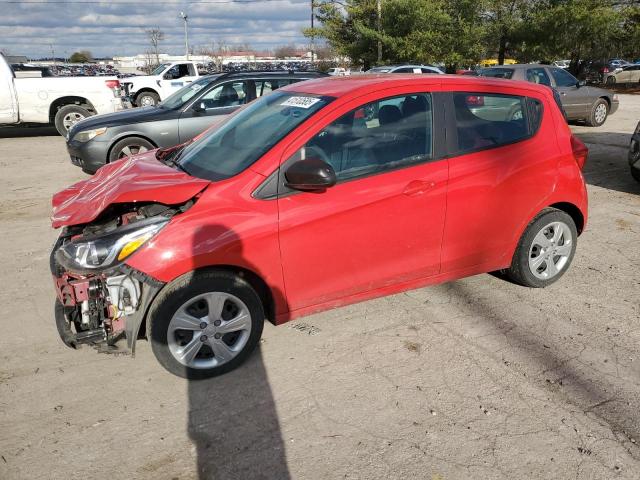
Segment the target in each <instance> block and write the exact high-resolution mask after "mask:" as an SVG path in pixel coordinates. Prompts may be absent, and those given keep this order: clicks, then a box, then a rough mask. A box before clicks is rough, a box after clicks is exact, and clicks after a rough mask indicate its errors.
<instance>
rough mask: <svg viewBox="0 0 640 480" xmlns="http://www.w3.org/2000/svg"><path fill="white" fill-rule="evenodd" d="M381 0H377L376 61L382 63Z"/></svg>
mask: <svg viewBox="0 0 640 480" xmlns="http://www.w3.org/2000/svg"><path fill="white" fill-rule="evenodd" d="M381 35H382V0H378V63H379V64H380V63H382V39H381V38H380V36H381Z"/></svg>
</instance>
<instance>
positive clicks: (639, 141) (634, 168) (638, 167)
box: [629, 122, 640, 182]
mask: <svg viewBox="0 0 640 480" xmlns="http://www.w3.org/2000/svg"><path fill="white" fill-rule="evenodd" d="M629 167H630V168H631V176H632V177H633V178H635V179H636V180H637V181H638V182H640V122H638V125H636V129H635V131H634V132H633V135H632V136H631V143H630V144H629Z"/></svg>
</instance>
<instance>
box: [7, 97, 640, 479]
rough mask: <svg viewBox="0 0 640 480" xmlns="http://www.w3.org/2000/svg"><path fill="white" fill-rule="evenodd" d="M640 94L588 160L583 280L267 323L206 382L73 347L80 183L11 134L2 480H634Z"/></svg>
mask: <svg viewBox="0 0 640 480" xmlns="http://www.w3.org/2000/svg"><path fill="white" fill-rule="evenodd" d="M639 115H640V96H632V95H621V108H620V110H619V111H618V112H617V113H616V114H615V115H614V116H612V117H611V118H610V119H609V120H608V121H607V123H606V124H605V125H604V127H602V128H599V129H592V128H587V127H573V128H574V129H575V131H576V132H578V133H579V135H580V136H581V137H582V138H583V139H584V140H585V141H586V142H587V143H588V144H589V147H590V148H591V155H590V159H589V162H588V165H587V167H586V169H585V176H586V178H587V180H588V183H589V193H590V221H589V225H588V227H587V231H586V232H585V233H584V234H583V235H582V236H581V237H580V240H579V245H578V251H577V254H576V257H575V260H574V263H573V266H572V268H571V269H570V271H569V272H568V273H567V275H565V277H564V278H563V279H562V280H561V281H560V282H559V283H557V284H555V285H554V286H552V287H550V288H548V289H545V290H528V289H526V288H522V287H518V286H515V285H512V284H510V283H507V282H504V281H501V280H499V279H498V278H495V277H493V276H490V275H479V276H476V277H473V278H468V279H465V280H461V281H457V282H452V283H447V284H444V285H440V286H436V287H430V288H424V289H420V290H414V291H411V292H408V293H405V294H399V295H394V296H390V297H386V298H381V299H377V300H373V301H369V302H365V303H361V304H357V305H352V306H349V307H345V308H340V309H337V310H333V311H329V312H325V313H322V314H318V315H314V316H311V317H307V318H303V319H301V320H299V321H295V322H293V323H290V324H286V325H283V326H281V327H274V326H272V325H270V324H267V326H266V327H265V332H264V337H263V338H264V340H263V343H262V345H261V347H260V350H259V352H257V353H256V354H254V355H253V357H252V358H251V360H250V361H249V362H248V363H247V364H246V365H244V366H243V367H242V368H240V369H239V370H236V371H235V372H233V373H231V374H228V375H226V376H224V377H221V378H218V379H213V380H210V381H204V382H188V381H186V380H182V379H179V378H176V377H173V376H171V375H169V374H168V373H166V372H165V371H164V370H162V369H161V367H160V366H159V365H158V364H157V363H156V360H155V358H154V357H153V354H152V352H151V349H150V348H149V345H148V344H147V343H146V342H140V343H139V346H138V352H137V356H136V358H131V357H123V356H119V357H114V356H107V355H100V354H97V353H96V352H95V351H94V350H92V349H90V348H86V347H85V348H83V349H81V350H79V351H72V350H69V349H67V348H66V347H64V346H63V345H62V343H61V342H60V341H59V339H58V336H57V333H56V330H55V326H54V323H53V311H52V307H53V299H54V292H53V287H52V285H51V277H50V274H49V271H48V263H47V262H48V254H49V249H50V246H51V244H52V243H53V241H54V238H55V237H56V232H55V231H53V230H52V229H51V228H50V225H49V221H48V215H49V208H50V207H49V201H50V197H51V195H52V194H53V193H54V192H56V191H57V190H59V189H61V188H63V187H65V186H67V185H68V184H70V183H71V182H74V181H77V180H79V179H82V178H84V174H82V173H81V172H80V171H79V170H78V169H77V168H75V167H73V166H72V165H71V164H70V163H69V160H68V158H67V156H66V151H65V148H64V141H63V139H62V138H61V137H59V136H57V135H56V134H55V132H54V131H52V130H51V129H37V130H35V131H31V130H29V131H26V132H25V131H22V130H15V129H5V130H0V168H1V172H2V174H1V175H0V232H1V235H0V246H1V248H0V264H2V265H4V266H5V268H3V270H2V273H1V274H0V287H1V288H0V301H1V304H2V305H4V306H5V307H4V312H5V313H4V315H3V316H2V318H1V319H0V355H1V358H2V362H1V363H0V456H1V458H0V478H1V479H6V480H9V479H47V480H49V479H51V480H53V479H64V480H67V479H154V480H155V479H196V478H198V479H210V478H216V479H230V478H237V479H254V478H264V479H287V478H296V479H327V478H359V479H377V478H385V479H386V478H402V479H414V478H415V479H432V480H433V479H440V480H443V479H472V478H482V479H498V478H500V479H550V478H551V479H567V478H575V479H617V478H620V479H622V478H624V479H638V478H640V449H639V444H640V355H639V353H638V352H639V346H640V307H639V299H640V275H639V274H638V271H639V269H638V267H639V266H640V248H639V244H638V239H639V238H640V237H639V236H638V235H639V234H640V184H637V183H635V182H634V181H633V180H632V179H631V177H630V175H629V171H628V166H627V163H626V155H627V151H626V148H627V147H628V143H629V138H630V134H631V132H632V131H633V128H634V126H635V124H636V122H637V121H638V120H639V119H640V117H639Z"/></svg>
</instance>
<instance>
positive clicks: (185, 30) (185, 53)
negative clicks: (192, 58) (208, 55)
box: [180, 12, 189, 60]
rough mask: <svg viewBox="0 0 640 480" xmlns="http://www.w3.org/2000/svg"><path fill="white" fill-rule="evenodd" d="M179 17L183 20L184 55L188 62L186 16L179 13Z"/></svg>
mask: <svg viewBox="0 0 640 480" xmlns="http://www.w3.org/2000/svg"><path fill="white" fill-rule="evenodd" d="M180 16H181V17H182V19H183V20H184V55H185V57H186V59H187V60H189V33H188V32H187V18H188V17H187V14H186V13H184V12H180Z"/></svg>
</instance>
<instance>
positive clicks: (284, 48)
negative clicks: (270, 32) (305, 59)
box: [274, 44, 298, 58]
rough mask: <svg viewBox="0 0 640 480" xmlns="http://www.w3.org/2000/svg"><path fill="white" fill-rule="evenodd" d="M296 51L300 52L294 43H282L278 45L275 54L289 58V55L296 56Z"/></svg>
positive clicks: (277, 56)
mask: <svg viewBox="0 0 640 480" xmlns="http://www.w3.org/2000/svg"><path fill="white" fill-rule="evenodd" d="M296 53H298V51H297V49H296V46H295V45H293V44H290V45H281V46H279V47H276V50H275V52H274V55H275V57H276V58H287V57H295V56H296Z"/></svg>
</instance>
